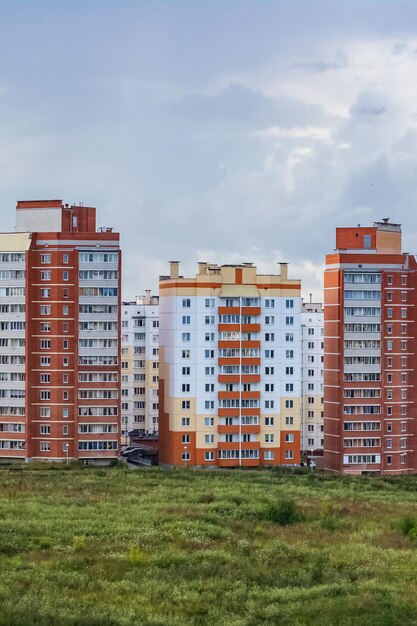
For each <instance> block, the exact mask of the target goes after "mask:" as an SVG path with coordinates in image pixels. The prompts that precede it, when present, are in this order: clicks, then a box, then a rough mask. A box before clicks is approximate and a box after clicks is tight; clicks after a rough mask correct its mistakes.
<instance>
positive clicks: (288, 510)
mask: <svg viewBox="0 0 417 626" xmlns="http://www.w3.org/2000/svg"><path fill="white" fill-rule="evenodd" d="M262 517H263V519H265V520H267V521H268V522H273V523H274V524H279V525H280V526H291V524H296V523H297V522H301V521H303V516H302V514H301V512H300V510H299V509H298V507H297V505H296V503H295V502H294V500H291V499H289V498H286V499H283V500H279V501H278V502H274V503H272V504H269V505H268V506H267V508H266V509H265V511H264V513H263V516H262Z"/></svg>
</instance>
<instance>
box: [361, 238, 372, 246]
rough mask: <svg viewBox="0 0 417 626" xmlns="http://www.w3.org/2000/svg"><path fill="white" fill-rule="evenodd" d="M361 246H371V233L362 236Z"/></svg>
mask: <svg viewBox="0 0 417 626" xmlns="http://www.w3.org/2000/svg"><path fill="white" fill-rule="evenodd" d="M363 247H364V248H370V247H371V235H364V236H363Z"/></svg>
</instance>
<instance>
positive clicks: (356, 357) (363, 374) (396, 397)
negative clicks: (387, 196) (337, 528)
mask: <svg viewBox="0 0 417 626" xmlns="http://www.w3.org/2000/svg"><path fill="white" fill-rule="evenodd" d="M416 284H417V263H416V259H415V257H414V256H413V255H410V254H408V253H404V252H402V249H401V227H400V225H399V224H391V223H390V222H389V220H388V219H384V220H383V221H382V222H376V223H374V225H373V226H372V227H360V226H358V227H357V228H337V229H336V250H335V252H334V253H333V254H329V255H327V257H326V270H325V277H324V290H325V291H324V467H325V469H326V471H328V472H341V473H344V474H369V473H371V474H374V473H375V474H407V473H408V474H411V473H415V472H416V471H417V467H416V384H415V380H416V378H415V367H416V350H417V344H416V317H417V312H416V302H417V295H416Z"/></svg>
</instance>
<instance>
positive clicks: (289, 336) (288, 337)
mask: <svg viewBox="0 0 417 626" xmlns="http://www.w3.org/2000/svg"><path fill="white" fill-rule="evenodd" d="M309 330H313V329H312V328H309ZM285 341H294V333H285Z"/></svg>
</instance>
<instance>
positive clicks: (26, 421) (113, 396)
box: [0, 200, 120, 462]
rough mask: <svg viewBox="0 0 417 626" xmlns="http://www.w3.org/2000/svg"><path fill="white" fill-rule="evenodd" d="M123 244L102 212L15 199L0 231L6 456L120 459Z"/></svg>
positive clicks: (0, 448)
mask: <svg viewBox="0 0 417 626" xmlns="http://www.w3.org/2000/svg"><path fill="white" fill-rule="evenodd" d="M119 299H120V250H119V234H118V233H114V232H112V229H111V228H101V229H99V232H96V209H95V208H93V207H85V206H81V205H80V206H69V205H68V204H65V205H64V204H62V201H61V200H42V201H23V202H18V203H17V208H16V232H15V233H3V234H0V345H1V355H0V457H6V458H8V459H11V460H12V459H15V460H27V461H29V460H48V461H57V460H58V461H61V460H66V459H83V460H84V461H86V462H107V461H109V460H111V459H114V458H117V456H118V454H119V438H120V428H119V421H120V372H119V368H120V362H119V324H120V319H119V318H120V307H119Z"/></svg>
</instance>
